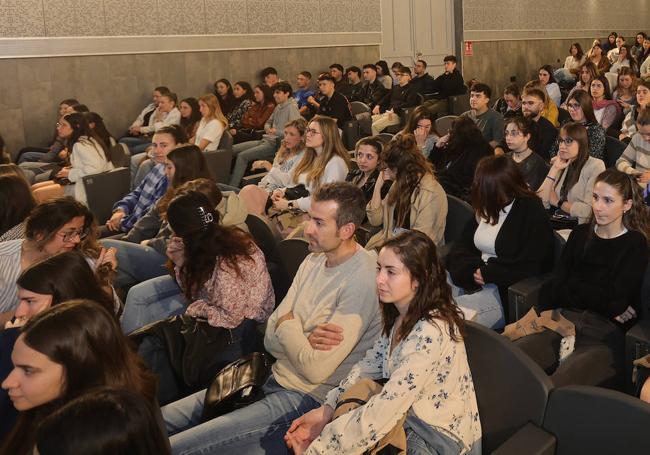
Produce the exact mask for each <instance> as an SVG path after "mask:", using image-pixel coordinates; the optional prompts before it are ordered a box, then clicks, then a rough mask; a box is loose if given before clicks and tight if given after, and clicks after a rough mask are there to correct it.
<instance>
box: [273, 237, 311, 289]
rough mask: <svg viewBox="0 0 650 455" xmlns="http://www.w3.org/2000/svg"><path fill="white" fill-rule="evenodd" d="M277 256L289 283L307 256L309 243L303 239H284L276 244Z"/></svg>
mask: <svg viewBox="0 0 650 455" xmlns="http://www.w3.org/2000/svg"><path fill="white" fill-rule="evenodd" d="M278 254H279V255H280V262H282V264H283V265H284V269H285V271H286V272H287V276H288V277H289V282H290V283H291V282H292V281H293V277H294V276H296V272H297V271H298V268H299V267H300V264H302V261H304V260H305V258H306V257H307V255H308V254H309V243H308V242H307V241H306V240H304V239H285V240H283V241H281V242H280V243H278Z"/></svg>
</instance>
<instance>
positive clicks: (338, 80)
mask: <svg viewBox="0 0 650 455" xmlns="http://www.w3.org/2000/svg"><path fill="white" fill-rule="evenodd" d="M329 70H330V76H332V77H333V78H334V90H336V91H337V92H339V93H340V94H341V95H343V96H345V98H346V99H350V92H351V90H350V84H348V78H347V75H346V74H345V72H344V71H343V65H341V64H340V63H333V64H331V65H330V67H329Z"/></svg>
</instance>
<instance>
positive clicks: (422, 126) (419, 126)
mask: <svg viewBox="0 0 650 455" xmlns="http://www.w3.org/2000/svg"><path fill="white" fill-rule="evenodd" d="M418 128H422V129H425V130H430V129H431V124H430V123H427V124H425V125H422V124H420V123H418Z"/></svg>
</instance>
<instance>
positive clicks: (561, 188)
mask: <svg viewBox="0 0 650 455" xmlns="http://www.w3.org/2000/svg"><path fill="white" fill-rule="evenodd" d="M579 93H584V92H579ZM585 95H586V94H585ZM587 96H588V95H587ZM558 141H559V143H560V148H559V152H558V154H557V156H555V157H553V158H552V159H551V169H550V170H549V172H548V175H547V176H546V178H545V179H544V183H542V186H540V187H539V189H538V190H537V194H538V195H539V197H540V198H541V199H542V202H543V203H544V207H546V208H547V209H550V208H556V209H559V210H560V211H561V212H563V213H565V214H568V215H570V216H571V217H574V218H576V219H577V221H578V223H579V224H583V223H587V222H588V221H589V218H590V217H591V196H592V191H593V189H594V182H595V181H596V177H598V175H599V174H600V173H601V172H603V171H604V170H605V163H603V160H601V159H598V158H594V157H593V156H591V155H590V154H589V141H588V136H587V130H586V129H585V127H584V126H582V125H581V124H579V123H567V124H565V125H563V126H562V128H560V135H559V137H558Z"/></svg>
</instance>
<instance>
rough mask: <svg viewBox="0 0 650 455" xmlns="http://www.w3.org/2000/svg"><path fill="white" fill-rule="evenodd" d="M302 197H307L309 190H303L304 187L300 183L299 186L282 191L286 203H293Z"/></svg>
mask: <svg viewBox="0 0 650 455" xmlns="http://www.w3.org/2000/svg"><path fill="white" fill-rule="evenodd" d="M302 197H309V190H308V189H307V188H305V185H303V184H302V183H301V184H300V185H296V186H294V187H292V188H286V189H285V190H284V198H285V199H286V200H287V201H295V200H296V199H300V198H302Z"/></svg>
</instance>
